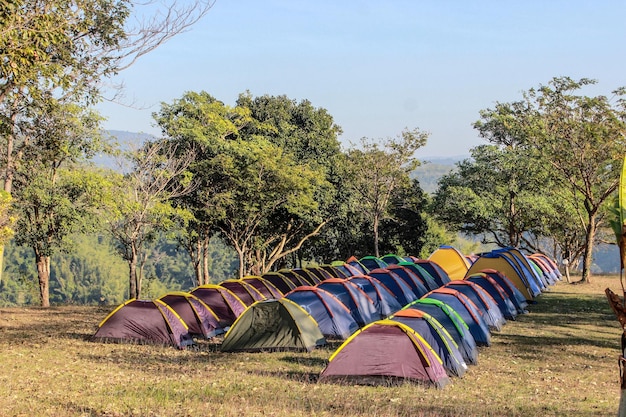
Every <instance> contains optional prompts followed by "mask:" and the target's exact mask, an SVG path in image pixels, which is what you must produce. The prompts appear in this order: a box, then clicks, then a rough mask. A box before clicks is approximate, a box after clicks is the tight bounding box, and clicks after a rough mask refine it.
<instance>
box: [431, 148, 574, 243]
mask: <svg viewBox="0 0 626 417" xmlns="http://www.w3.org/2000/svg"><path fill="white" fill-rule="evenodd" d="M471 152H472V158H471V159H466V160H464V161H461V162H459V163H458V164H457V169H456V170H455V171H454V172H452V173H450V174H448V175H446V176H444V177H442V178H441V179H440V182H439V184H440V187H439V189H438V190H437V193H436V194H435V196H434V204H433V208H434V210H435V213H436V214H437V216H438V218H439V219H441V220H442V221H443V222H445V224H446V225H448V226H449V227H450V228H452V230H455V231H459V232H461V233H468V234H472V235H482V236H483V240H484V242H485V243H495V244H497V245H498V246H501V247H504V246H514V247H520V246H526V247H528V248H529V249H530V250H533V251H534V250H536V249H537V248H533V247H531V246H532V245H531V242H530V241H529V239H528V237H527V236H526V234H528V233H532V234H535V235H539V236H544V235H546V234H547V233H548V229H547V228H546V226H547V223H546V221H545V220H546V218H547V217H553V216H554V215H555V214H556V213H562V208H561V209H559V208H558V207H557V206H556V200H555V199H554V191H553V188H552V187H551V180H550V175H549V173H548V172H547V171H546V170H545V169H544V166H543V165H541V164H537V163H536V162H535V159H534V158H531V154H530V153H529V152H528V151H527V150H525V149H523V148H520V147H513V146H506V147H504V146H497V145H482V146H478V147H475V148H473V149H472V151H471Z"/></svg>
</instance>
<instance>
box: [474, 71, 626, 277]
mask: <svg viewBox="0 0 626 417" xmlns="http://www.w3.org/2000/svg"><path fill="white" fill-rule="evenodd" d="M595 83H596V81H594V80H590V79H581V80H578V81H575V80H573V79H571V78H569V77H557V78H553V79H552V80H551V81H550V82H549V83H548V84H547V85H540V86H539V87H538V88H536V89H535V88H533V89H530V90H528V91H527V92H525V93H524V94H523V100H521V101H518V102H513V103H497V104H496V107H495V108H494V109H488V110H485V111H482V112H481V118H482V120H483V121H482V122H479V123H478V124H477V127H478V128H479V130H480V132H481V134H482V135H483V136H484V137H486V138H488V139H490V140H499V139H500V138H501V137H503V132H504V133H505V134H508V133H510V132H514V135H515V136H516V137H517V138H518V139H521V140H522V141H524V143H525V144H526V145H527V146H530V147H532V148H533V149H535V150H536V151H537V155H538V156H539V157H540V160H538V162H541V163H543V164H546V165H547V166H550V167H551V168H552V172H553V173H554V179H555V180H556V181H558V182H559V183H560V186H561V187H562V188H563V190H566V191H568V192H569V193H570V198H571V199H573V200H576V201H578V202H580V204H576V206H575V207H582V212H581V216H580V220H581V223H579V224H580V227H582V228H583V229H584V231H585V250H584V253H583V262H582V263H583V268H582V278H581V281H582V282H585V281H589V279H590V276H591V264H592V253H593V245H594V240H595V236H596V232H597V230H598V227H599V224H598V219H599V217H598V215H599V213H600V209H601V208H602V206H603V204H604V202H605V201H606V200H607V198H609V197H610V196H611V194H612V193H613V192H614V191H615V189H616V188H617V185H618V181H619V169H620V166H621V165H620V161H621V158H622V157H623V154H624V148H625V146H626V106H625V104H626V103H625V101H624V99H623V96H624V94H625V93H626V90H625V89H624V88H620V89H618V90H616V91H614V92H613V95H614V96H613V99H609V98H607V97H606V96H602V95H601V96H595V97H588V96H584V95H577V94H576V93H578V92H579V91H580V90H581V89H583V88H585V87H587V86H590V85H593V84H595ZM575 220H576V219H574V221H575Z"/></svg>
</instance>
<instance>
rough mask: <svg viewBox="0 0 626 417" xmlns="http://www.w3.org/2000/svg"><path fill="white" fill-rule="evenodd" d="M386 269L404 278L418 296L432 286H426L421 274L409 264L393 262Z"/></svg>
mask: <svg viewBox="0 0 626 417" xmlns="http://www.w3.org/2000/svg"><path fill="white" fill-rule="evenodd" d="M413 266H415V264H413ZM386 269H387V270H388V271H391V272H394V273H395V274H396V275H398V276H399V277H400V278H402V279H403V280H404V282H406V283H407V284H408V285H409V287H411V290H412V291H413V293H415V295H416V296H417V298H420V297H422V296H423V295H424V294H426V293H427V292H428V291H430V288H428V287H427V286H426V283H425V282H424V280H422V278H421V277H420V276H419V275H417V274H416V273H415V272H413V270H411V269H410V268H408V267H407V266H404V265H398V264H391V265H389V266H388V267H387V268H386Z"/></svg>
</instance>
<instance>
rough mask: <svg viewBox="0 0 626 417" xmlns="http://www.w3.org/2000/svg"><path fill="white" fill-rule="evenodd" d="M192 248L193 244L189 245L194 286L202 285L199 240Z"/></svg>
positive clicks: (200, 245)
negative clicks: (194, 280) (194, 279)
mask: <svg viewBox="0 0 626 417" xmlns="http://www.w3.org/2000/svg"><path fill="white" fill-rule="evenodd" d="M193 246H194V245H193V244H190V245H189V249H188V252H189V257H190V258H191V263H192V265H193V272H194V275H195V277H196V285H202V284H203V282H202V262H201V259H202V257H201V254H202V244H201V243H200V239H198V240H197V241H196V244H195V248H194V247H193Z"/></svg>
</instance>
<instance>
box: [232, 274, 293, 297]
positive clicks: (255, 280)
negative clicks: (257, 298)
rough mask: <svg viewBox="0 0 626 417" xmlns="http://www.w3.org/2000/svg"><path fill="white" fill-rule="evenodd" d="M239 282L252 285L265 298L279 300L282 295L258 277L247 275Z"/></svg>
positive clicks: (270, 284) (272, 285)
mask: <svg viewBox="0 0 626 417" xmlns="http://www.w3.org/2000/svg"><path fill="white" fill-rule="evenodd" d="M241 280H242V281H243V282H245V283H247V284H250V285H252V286H253V287H254V288H255V289H256V290H257V291H258V292H260V293H261V294H263V296H264V297H265V298H280V297H282V296H283V295H284V294H283V293H282V292H281V291H280V290H279V289H278V288H276V286H275V285H274V284H272V283H271V282H269V281H268V280H266V279H265V278H263V277H260V276H258V275H249V276H247V277H243V278H241Z"/></svg>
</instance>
